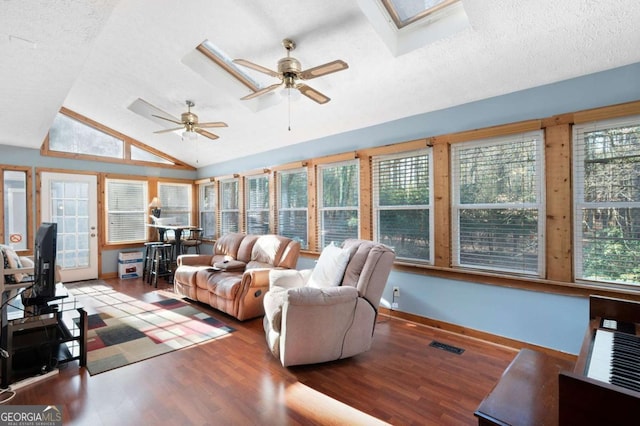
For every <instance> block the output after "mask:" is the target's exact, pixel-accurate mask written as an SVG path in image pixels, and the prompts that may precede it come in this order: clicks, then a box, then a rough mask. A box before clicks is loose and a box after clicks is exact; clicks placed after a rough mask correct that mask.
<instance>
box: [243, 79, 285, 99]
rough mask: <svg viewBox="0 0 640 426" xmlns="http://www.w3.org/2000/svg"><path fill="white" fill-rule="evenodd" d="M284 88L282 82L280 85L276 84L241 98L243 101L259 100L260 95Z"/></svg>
mask: <svg viewBox="0 0 640 426" xmlns="http://www.w3.org/2000/svg"><path fill="white" fill-rule="evenodd" d="M280 86H282V82H280V83H276V84H272V85H271V86H269V87H265V88H264V89H260V90H258V91H257V92H253V93H250V94H248V95H247V96H245V97H243V98H240V99H241V100H243V101H246V100H249V99H253V98H257V97H258V96H260V95H264V94H265V93H268V92H271V91H272V90H276V89H277V88H278V87H280Z"/></svg>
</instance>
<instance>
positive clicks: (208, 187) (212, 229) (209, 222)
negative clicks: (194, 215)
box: [199, 183, 216, 240]
mask: <svg viewBox="0 0 640 426" xmlns="http://www.w3.org/2000/svg"><path fill="white" fill-rule="evenodd" d="M199 192H200V203H199V205H200V227H201V228H202V238H204V239H210V240H213V239H215V237H216V185H215V183H207V184H204V185H200V191H199Z"/></svg>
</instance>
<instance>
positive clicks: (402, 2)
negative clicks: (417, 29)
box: [381, 0, 459, 29]
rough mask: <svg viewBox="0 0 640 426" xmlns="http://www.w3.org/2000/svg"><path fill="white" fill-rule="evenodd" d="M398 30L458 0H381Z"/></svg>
mask: <svg viewBox="0 0 640 426" xmlns="http://www.w3.org/2000/svg"><path fill="white" fill-rule="evenodd" d="M381 1H382V4H383V5H384V7H385V8H386V9H387V11H388V12H389V15H390V16H391V18H392V19H393V22H394V23H395V24H396V26H397V27H398V29H400V28H403V27H406V26H407V25H409V24H411V23H413V22H416V21H418V20H420V19H423V18H425V17H427V16H429V15H431V14H433V13H434V12H437V11H439V10H442V9H444V8H445V7H447V6H449V5H451V4H453V3H457V2H458V1H459V0H381Z"/></svg>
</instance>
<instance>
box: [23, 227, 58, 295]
mask: <svg viewBox="0 0 640 426" xmlns="http://www.w3.org/2000/svg"><path fill="white" fill-rule="evenodd" d="M57 240H58V226H57V224H56V223H48V222H45V223H42V224H41V225H40V227H39V228H38V232H36V240H35V244H34V247H33V251H34V259H33V263H34V271H33V275H34V281H33V285H32V287H31V288H30V289H29V291H27V292H25V293H23V297H22V303H23V304H24V305H25V306H39V307H42V308H45V307H46V306H47V303H48V302H50V301H51V300H54V299H55V295H56V273H55V272H56V251H57Z"/></svg>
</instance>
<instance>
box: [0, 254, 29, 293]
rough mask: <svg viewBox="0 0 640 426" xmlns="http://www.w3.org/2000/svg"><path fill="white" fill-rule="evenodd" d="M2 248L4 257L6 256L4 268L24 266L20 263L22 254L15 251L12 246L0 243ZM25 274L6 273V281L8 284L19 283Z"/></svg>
mask: <svg viewBox="0 0 640 426" xmlns="http://www.w3.org/2000/svg"><path fill="white" fill-rule="evenodd" d="M0 250H1V251H2V257H3V258H4V268H5V269H16V268H22V264H21V263H20V256H18V253H16V252H15V250H14V249H12V248H11V247H10V246H5V245H0ZM24 276H25V275H24V274H11V275H5V276H4V281H5V283H7V284H17V283H19V282H20V281H22V279H23V278H24Z"/></svg>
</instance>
